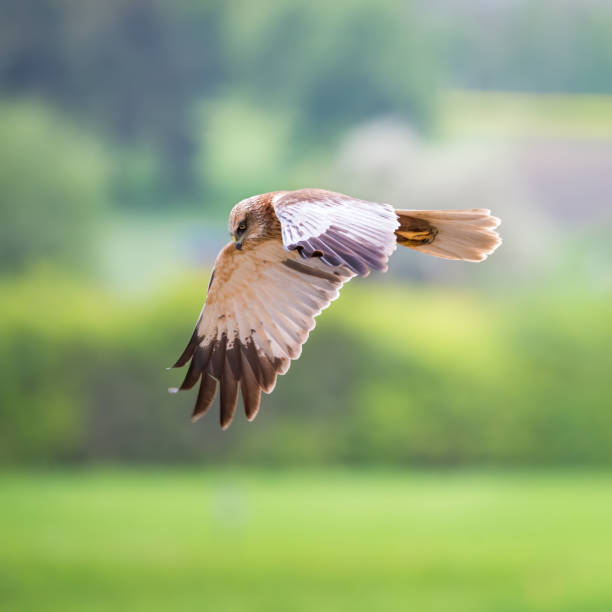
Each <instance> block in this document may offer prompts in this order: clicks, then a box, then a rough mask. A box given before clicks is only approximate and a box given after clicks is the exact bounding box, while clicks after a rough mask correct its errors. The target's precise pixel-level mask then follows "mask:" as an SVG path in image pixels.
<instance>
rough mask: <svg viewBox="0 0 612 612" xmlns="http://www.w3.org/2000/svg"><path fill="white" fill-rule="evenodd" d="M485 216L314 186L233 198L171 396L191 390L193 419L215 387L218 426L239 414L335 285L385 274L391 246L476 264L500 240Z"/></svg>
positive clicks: (268, 387) (266, 386)
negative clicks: (410, 206) (407, 206)
mask: <svg viewBox="0 0 612 612" xmlns="http://www.w3.org/2000/svg"><path fill="white" fill-rule="evenodd" d="M498 225H499V219H496V218H495V217H492V216H491V215H490V213H489V211H488V210H484V209H472V210H454V211H453V210H440V211H423V210H421V211H419V210H394V208H393V207H392V206H390V205H389V204H379V203H376V202H368V201H365V200H359V199H357V198H351V197H350V196H346V195H343V194H340V193H334V192H332V191H325V190H322V189H299V190H297V191H275V192H271V193H266V194H263V195H258V196H253V197H252V198H247V199H246V200H242V201H241V202H239V203H238V204H236V206H234V208H233V209H232V211H231V213H230V218H229V231H230V234H231V235H232V237H233V238H234V242H233V243H229V244H228V245H226V246H225V247H224V248H223V249H222V250H221V252H220V253H219V255H218V257H217V260H216V262H215V266H214V269H213V274H212V276H211V281H210V284H209V288H208V295H207V297H206V303H205V304H204V308H203V309H202V313H201V314H200V317H199V319H198V322H197V324H196V328H195V330H194V332H193V335H192V336H191V339H190V341H189V343H188V344H187V347H186V348H185V350H184V351H183V353H182V354H181V356H180V357H179V358H178V360H177V361H176V363H175V364H174V366H173V367H182V366H184V365H185V364H187V362H189V367H188V369H187V372H186V375H185V378H184V380H183V382H182V384H181V385H180V387H178V388H174V389H170V391H171V392H173V393H175V392H177V391H179V390H184V389H191V388H193V387H194V386H195V385H196V384H197V383H198V382H200V387H199V391H198V395H197V399H196V404H195V408H194V411H193V414H192V420H193V421H196V420H197V419H199V418H200V417H202V416H203V415H204V413H205V412H206V411H207V410H208V408H209V407H210V406H211V404H212V402H213V401H214V398H215V395H216V390H217V384H218V383H219V384H220V422H221V427H222V428H223V429H226V428H227V427H228V426H229V425H230V423H231V421H232V419H233V417H234V414H235V411H236V405H237V401H238V389H239V388H240V393H241V395H242V402H243V405H244V410H245V413H246V416H247V418H248V419H249V420H253V419H254V418H255V416H256V414H257V412H258V411H259V406H260V401H261V392H262V391H264V392H265V393H270V392H271V391H272V390H273V389H274V386H275V385H276V378H277V376H278V375H279V374H284V373H285V372H286V371H287V369H288V368H289V364H290V361H291V360H292V359H297V358H298V357H299V356H300V353H301V351H302V345H303V344H304V342H306V340H307V338H308V334H309V332H310V331H311V330H312V329H313V328H314V326H315V317H316V316H317V315H318V314H319V313H320V312H321V310H323V309H324V308H326V307H327V306H328V305H329V304H330V302H331V301H332V300H334V299H336V298H337V297H338V293H339V290H340V288H341V287H342V285H343V284H344V283H345V282H347V281H348V280H350V279H351V278H353V277H354V276H357V275H358V276H367V275H368V274H369V273H370V271H371V270H376V271H381V272H384V271H386V269H387V265H388V259H389V256H390V255H391V253H393V251H394V250H395V248H396V245H397V244H399V245H401V246H407V247H409V248H412V249H414V250H417V251H421V252H423V253H428V254H430V255H435V256H437V257H442V258H445V259H457V260H463V261H482V260H483V259H485V258H486V257H487V255H489V254H490V253H492V252H493V251H494V250H495V249H496V248H497V246H498V245H499V244H500V243H501V240H500V238H499V235H498V234H497V232H495V228H496V227H497V226H498Z"/></svg>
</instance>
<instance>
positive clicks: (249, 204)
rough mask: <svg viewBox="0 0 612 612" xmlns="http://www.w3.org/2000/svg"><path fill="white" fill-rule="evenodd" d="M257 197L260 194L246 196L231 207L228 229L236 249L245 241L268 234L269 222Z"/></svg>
mask: <svg viewBox="0 0 612 612" xmlns="http://www.w3.org/2000/svg"><path fill="white" fill-rule="evenodd" d="M259 198H260V196H254V197H252V198H247V199H246V200H242V201H241V202H238V204H236V206H234V208H232V212H231V213H230V217H229V227H228V229H229V233H230V235H231V236H232V239H233V240H234V242H235V243H236V248H237V249H238V250H240V249H242V248H243V247H244V246H245V244H247V243H251V242H252V241H256V240H261V239H262V238H265V237H266V235H267V234H268V230H269V228H268V225H269V223H268V222H267V219H266V214H265V209H264V207H263V206H262V205H261V202H260V201H259Z"/></svg>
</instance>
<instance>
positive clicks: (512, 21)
mask: <svg viewBox="0 0 612 612" xmlns="http://www.w3.org/2000/svg"><path fill="white" fill-rule="evenodd" d="M611 40H612V11H610V10H607V9H606V7H605V5H604V4H602V3H597V2H593V1H592V0H588V1H585V2H581V1H576V2H564V3H563V8H562V9H561V8H560V6H559V5H558V3H555V2H528V1H525V2H508V3H492V7H489V8H487V3H480V2H469V1H467V0H466V1H463V2H458V3H456V4H453V3H450V4H447V3H427V2H422V1H420V0H414V1H412V2H407V1H406V0H383V1H381V2H371V1H369V0H340V1H338V2H332V3H330V2H310V1H307V0H297V1H294V2H283V1H282V0H265V1H264V2H258V3H252V2H248V1H247V0H228V1H219V0H177V1H176V2H163V1H161V0H109V1H108V2H103V3H100V2H96V1H95V0H4V2H3V18H2V20H0V86H1V88H2V91H3V92H4V95H5V96H8V97H12V98H21V97H35V98H38V99H41V100H44V101H45V103H50V104H52V105H53V106H54V107H55V108H57V109H60V110H61V111H62V112H63V113H65V114H68V115H69V116H70V117H71V118H73V120H75V121H77V122H81V124H82V125H85V126H87V129H90V130H91V129H94V130H98V133H99V134H100V133H102V134H104V136H105V138H107V139H109V140H110V141H111V142H112V143H114V144H117V145H118V146H119V147H121V148H122V149H123V151H122V152H121V153H117V152H113V157H115V156H116V157H117V158H118V161H117V162H116V163H115V164H114V165H113V166H114V174H113V181H112V184H113V200H114V201H117V202H119V203H120V204H122V205H124V206H135V205H137V206H142V207H159V206H168V205H173V206H175V205H180V204H186V203H191V204H196V203H197V204H198V205H201V203H202V202H203V201H212V202H215V201H217V200H219V199H220V197H221V196H222V197H226V196H228V195H231V196H233V193H231V194H227V193H222V194H219V193H218V189H216V187H217V186H216V185H211V184H210V183H211V179H210V177H209V176H208V175H207V173H206V172H205V171H204V170H203V168H204V167H205V166H206V164H207V158H206V153H207V152H206V148H205V147H203V146H202V134H207V133H209V132H210V131H214V123H215V122H216V121H222V118H219V117H218V114H215V113H214V112H201V109H202V103H203V102H204V103H206V101H214V100H221V101H222V104H223V106H225V105H228V107H229V108H235V109H237V110H236V113H235V116H234V115H232V116H231V120H235V121H236V122H237V124H239V125H240V121H241V119H242V120H244V122H246V123H249V121H251V122H253V121H256V120H257V119H259V120H262V116H263V120H264V121H265V118H266V117H272V118H274V119H276V118H277V117H281V118H282V117H285V118H287V121H288V122H289V124H290V135H289V136H288V138H289V139H290V141H291V143H292V144H291V146H290V147H289V148H288V151H287V152H286V155H285V157H294V158H295V157H300V156H302V155H304V151H305V149H312V148H318V149H321V148H323V147H325V146H326V144H329V142H330V141H333V139H334V138H336V137H337V136H338V134H340V133H341V132H342V131H343V130H344V129H346V128H347V127H348V126H350V125H354V124H356V123H358V122H360V121H362V120H364V119H367V118H369V117H375V116H380V115H389V114H395V115H399V116H402V117H404V118H407V119H408V120H409V121H411V122H412V123H413V124H414V125H415V126H417V127H418V128H420V129H422V130H427V129H428V127H429V126H431V124H432V121H433V120H434V108H435V105H434V101H435V92H436V88H437V87H438V86H439V85H449V84H450V85H453V86H457V87H475V88H485V89H487V88H491V89H515V90H517V89H518V90H531V91H568V92H608V93H610V92H612V79H610V78H609V75H610V74H611V73H612V43H611V42H610V41H611ZM236 100H240V103H241V105H242V106H243V107H247V108H249V109H256V112H258V113H260V114H259V115H256V116H255V117H253V116H250V117H247V118H246V119H244V117H243V116H241V115H240V106H238V107H237V106H236V104H235V101H236ZM232 104H233V106H232ZM206 109H207V110H209V109H208V107H206ZM261 137H263V138H265V134H264V135H263V136H262V135H260V134H259V133H257V132H255V133H254V134H250V133H249V132H248V131H247V132H246V133H245V135H244V139H245V140H247V141H248V140H249V139H250V138H251V139H257V138H261ZM215 144H216V143H215ZM234 146H235V145H234ZM246 146H247V148H248V147H249V143H248V142H247V143H246ZM255 150H256V148H255ZM212 182H213V183H214V179H213V180H212ZM207 188H208V189H209V192H208V196H209V197H207ZM217 196H219V197H217ZM209 206H211V204H209ZM212 206H214V204H213V205H212Z"/></svg>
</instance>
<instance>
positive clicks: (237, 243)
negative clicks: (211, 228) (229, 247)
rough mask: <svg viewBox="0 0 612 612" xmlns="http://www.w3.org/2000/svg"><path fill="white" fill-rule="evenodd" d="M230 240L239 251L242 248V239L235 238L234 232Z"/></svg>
mask: <svg viewBox="0 0 612 612" xmlns="http://www.w3.org/2000/svg"><path fill="white" fill-rule="evenodd" d="M232 240H233V241H234V243H235V245H236V248H237V249H238V250H239V251H240V250H241V249H242V241H241V240H238V238H236V234H232Z"/></svg>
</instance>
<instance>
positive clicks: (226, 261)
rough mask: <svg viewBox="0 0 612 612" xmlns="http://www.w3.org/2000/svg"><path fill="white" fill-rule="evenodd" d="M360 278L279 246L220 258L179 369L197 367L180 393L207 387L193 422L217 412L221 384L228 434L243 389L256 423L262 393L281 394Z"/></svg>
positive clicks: (227, 252) (272, 243) (230, 250)
mask: <svg viewBox="0 0 612 612" xmlns="http://www.w3.org/2000/svg"><path fill="white" fill-rule="evenodd" d="M353 276H354V273H353V272H352V271H350V270H348V269H347V268H346V267H343V266H341V267H338V268H336V269H333V270H332V269H330V268H329V267H328V266H327V265H326V264H324V263H322V262H321V261H320V260H319V259H316V258H315V259H310V260H308V261H305V260H302V259H301V258H300V257H299V255H298V253H297V252H296V251H291V252H287V251H286V250H285V249H284V248H283V245H282V243H281V241H280V240H278V239H277V240H269V241H267V242H263V243H260V244H259V245H257V246H255V247H253V248H251V249H248V250H245V251H237V250H236V249H235V248H234V245H233V244H229V245H227V246H226V247H225V248H224V249H223V250H222V251H221V253H219V256H218V257H217V261H216V263H215V267H214V270H213V278H212V281H211V284H210V288H209V293H208V296H207V300H206V303H205V305H204V309H203V310H202V313H201V315H200V318H199V320H198V323H197V325H196V329H195V331H194V333H193V336H192V338H191V341H190V342H189V344H188V345H187V348H186V349H185V351H184V352H183V354H182V355H181V357H179V359H178V361H177V362H176V364H175V367H180V366H183V365H185V364H186V363H187V362H188V361H189V360H191V362H190V365H189V369H188V371H187V374H186V376H185V380H184V381H183V384H182V385H181V386H180V388H179V389H190V388H192V387H193V386H195V384H196V383H197V382H198V381H200V391H199V393H198V398H197V400H196V406H195V409H194V412H193V417H192V418H193V419H194V420H195V419H198V418H199V417H200V416H202V415H203V414H204V412H206V410H207V409H208V408H209V407H210V405H211V404H212V402H213V400H214V396H215V392H216V387H217V382H219V383H220V387H221V401H220V405H221V415H220V416H221V426H222V427H223V428H226V427H228V426H229V424H230V423H231V421H232V418H233V416H234V412H235V409H236V403H237V397H238V395H237V392H238V385H239V384H240V388H241V391H242V398H243V403H244V407H245V411H246V414H247V418H249V420H251V419H253V418H254V417H255V415H256V414H257V411H258V409H259V401H260V393H261V391H262V390H263V391H265V392H266V393H270V392H271V391H272V390H273V389H274V386H275V384H276V377H277V376H278V375H279V374H284V373H285V372H286V371H287V370H288V368H289V365H290V361H291V360H292V359H297V358H298V357H299V356H300V354H301V351H302V345H303V344H304V342H306V340H307V339H308V334H309V332H310V330H312V329H313V328H314V326H315V317H316V316H317V315H318V314H319V313H320V312H321V310H323V309H324V308H326V307H327V306H328V305H329V303H330V302H331V301H332V300H334V299H336V298H337V297H338V294H339V290H340V288H341V287H342V285H343V284H344V283H345V282H346V281H347V280H349V279H350V278H352V277H353ZM179 389H172V390H171V391H178V390H179Z"/></svg>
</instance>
